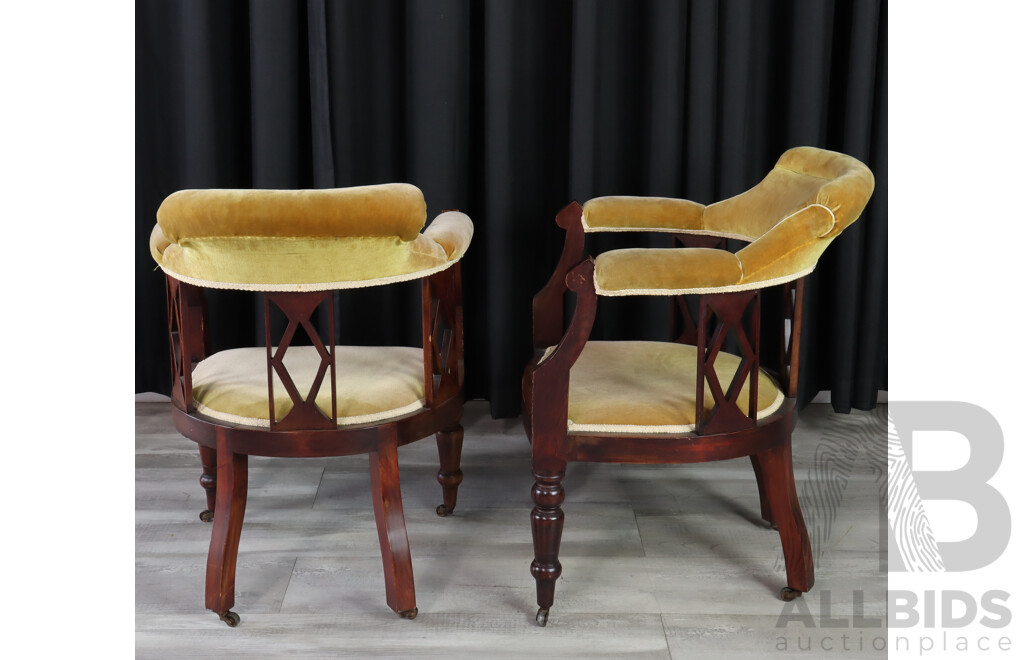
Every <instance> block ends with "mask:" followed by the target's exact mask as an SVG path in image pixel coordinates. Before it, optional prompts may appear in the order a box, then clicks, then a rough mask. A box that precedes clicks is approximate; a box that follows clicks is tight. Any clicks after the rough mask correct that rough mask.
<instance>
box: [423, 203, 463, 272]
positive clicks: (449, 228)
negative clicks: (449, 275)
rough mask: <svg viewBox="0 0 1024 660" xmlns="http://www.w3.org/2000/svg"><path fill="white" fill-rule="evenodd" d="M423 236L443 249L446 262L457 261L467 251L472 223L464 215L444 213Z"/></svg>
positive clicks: (450, 212) (452, 212)
mask: <svg viewBox="0 0 1024 660" xmlns="http://www.w3.org/2000/svg"><path fill="white" fill-rule="evenodd" d="M423 235H424V236H426V237H427V238H429V239H431V240H432V241H434V242H435V243H437V244H439V245H440V246H441V247H443V248H444V251H445V253H446V254H447V255H448V261H457V260H459V259H461V258H462V255H464V254H465V253H466V250H467V249H469V243H470V241H471V240H473V222H472V221H471V220H470V219H469V216H468V215H466V214H465V213H460V212H458V211H445V212H444V213H442V214H441V215H439V216H437V217H436V218H434V221H433V222H431V223H430V226H429V227H427V228H426V229H424V230H423Z"/></svg>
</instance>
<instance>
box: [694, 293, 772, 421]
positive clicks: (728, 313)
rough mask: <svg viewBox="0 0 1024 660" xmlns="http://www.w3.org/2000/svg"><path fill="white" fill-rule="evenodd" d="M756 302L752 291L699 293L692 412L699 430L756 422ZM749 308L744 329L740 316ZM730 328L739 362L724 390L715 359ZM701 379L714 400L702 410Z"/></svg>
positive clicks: (757, 333) (702, 387)
mask: <svg viewBox="0 0 1024 660" xmlns="http://www.w3.org/2000/svg"><path fill="white" fill-rule="evenodd" d="M760 301H761V298H760V293H759V292H758V291H756V290H755V291H741V292H736V293H725V294H714V295H705V296H701V299H700V310H699V317H700V320H699V324H698V328H697V331H698V338H697V347H698V357H697V411H696V414H697V429H698V431H699V432H700V433H720V432H725V431H733V430H738V429H743V428H750V427H753V426H754V425H755V424H756V421H757V382H758V346H759V343H760V342H759V334H760V327H759V317H760ZM750 308H752V309H751V314H750V328H749V332H748V329H747V328H745V327H744V324H743V317H744V315H745V314H746V312H747V310H748V309H750ZM712 314H713V315H714V317H715V319H716V321H715V325H714V330H713V331H712V334H711V337H710V338H708V336H707V326H708V321H709V320H710V317H711V315H712ZM730 330H732V331H733V333H734V335H735V337H736V341H737V344H738V345H739V349H740V354H741V355H740V364H739V367H738V368H737V369H736V373H735V374H733V377H732V380H731V381H730V383H729V387H728V390H723V388H722V383H721V381H720V380H719V378H718V372H716V371H715V361H716V360H717V358H718V355H719V353H720V352H721V351H722V346H723V344H724V342H725V339H726V336H727V335H728V334H729V331H730ZM748 378H749V381H750V386H749V389H748V395H749V401H748V402H747V405H746V406H742V405H741V401H740V392H741V390H742V388H743V382H744V381H745V380H747V379H748ZM705 381H706V382H707V385H708V389H709V390H710V392H711V397H712V399H714V405H713V406H712V408H711V410H710V411H709V412H705V411H704V383H705ZM744 408H746V412H744Z"/></svg>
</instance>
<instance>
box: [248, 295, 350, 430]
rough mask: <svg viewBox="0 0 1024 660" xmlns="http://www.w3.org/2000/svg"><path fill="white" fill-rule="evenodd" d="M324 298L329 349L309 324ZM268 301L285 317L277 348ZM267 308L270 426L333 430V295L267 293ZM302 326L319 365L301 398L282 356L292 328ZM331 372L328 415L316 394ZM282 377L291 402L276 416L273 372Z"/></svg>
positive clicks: (335, 408)
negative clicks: (307, 390) (282, 414)
mask: <svg viewBox="0 0 1024 660" xmlns="http://www.w3.org/2000/svg"><path fill="white" fill-rule="evenodd" d="M325 299H326V300H327V304H328V318H329V319H330V329H329V333H328V334H329V335H330V337H331V346H330V350H328V348H327V347H326V346H324V343H323V342H322V341H321V340H320V334H319V333H318V332H317V331H316V329H315V328H314V327H313V324H312V323H311V321H310V319H312V317H313V314H314V313H316V310H317V308H318V307H319V306H320V304H321V303H322V302H323V301H324V300H325ZM271 303H273V304H274V305H276V306H277V308H278V309H280V310H281V312H283V313H284V315H285V317H286V318H287V319H288V325H287V326H286V327H285V330H284V334H283V335H282V336H281V341H280V342H278V345H277V349H276V350H275V349H274V347H273V342H272V339H271V328H270V306H271ZM265 311H266V336H267V381H268V388H269V391H270V428H271V429H273V430H280V431H292V430H299V429H332V428H336V427H337V420H338V403H337V391H336V385H335V360H334V296H333V295H332V293H331V292H330V291H326V292H325V291H316V292H311V293H292V292H289V293H268V294H266V302H265ZM300 326H301V327H302V329H303V330H305V331H306V335H307V336H308V337H309V340H310V342H311V343H312V345H313V347H314V348H315V349H316V352H317V354H318V355H319V356H320V366H319V367H318V368H317V372H316V376H315V377H314V378H313V384H312V385H311V386H310V388H309V392H308V393H307V394H306V396H305V398H303V396H302V394H301V393H300V392H299V389H298V387H296V385H295V381H294V380H293V379H292V376H291V374H290V373H288V368H287V367H286V366H285V364H284V356H285V353H287V351H288V348H289V347H290V346H291V343H292V341H293V340H294V339H295V331H296V330H298V329H299V327H300ZM328 369H330V371H331V378H330V381H331V416H330V417H328V416H327V415H325V414H324V412H323V411H322V410H320V407H319V406H317V405H316V397H317V395H318V394H319V393H320V387H321V385H322V384H323V382H324V377H325V376H326V375H327V370H328ZM275 373H276V374H277V376H278V378H280V379H281V384H282V385H283V386H284V389H285V391H286V392H287V393H288V398H290V399H291V401H292V408H291V410H289V411H288V413H287V414H286V415H285V416H284V417H283V418H282V419H280V420H279V419H276V415H275V411H274V374H275Z"/></svg>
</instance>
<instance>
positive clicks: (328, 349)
mask: <svg viewBox="0 0 1024 660" xmlns="http://www.w3.org/2000/svg"><path fill="white" fill-rule="evenodd" d="M166 279H167V305H168V320H169V326H168V330H169V333H170V340H171V374H172V396H171V401H172V413H173V414H172V417H173V419H174V425H175V428H177V429H178V431H179V432H180V433H182V434H183V435H185V436H186V437H188V438H190V439H191V440H193V441H194V442H196V444H197V445H198V446H199V453H200V459H201V462H202V464H203V472H202V475H201V476H200V484H201V485H202V487H203V489H204V490H205V491H206V496H207V510H206V511H204V512H202V513H201V514H200V518H201V519H203V520H205V521H209V520H211V519H212V521H213V530H212V534H211V539H210V553H209V557H208V560H207V578H206V606H207V607H208V608H209V609H211V610H213V611H214V612H216V613H217V614H218V615H220V617H221V619H222V620H224V621H225V622H226V623H227V624H228V625H230V626H234V625H237V624H238V622H239V617H238V615H237V614H235V613H234V612H231V611H230V608H231V607H232V605H233V604H234V588H235V564H236V559H237V555H238V547H239V540H240V537H241V531H242V519H243V517H244V514H245V500H246V485H247V464H248V457H249V456H281V457H298V458H301V457H325V456H347V455H352V454H360V453H363V454H367V455H368V456H369V459H370V476H371V495H372V501H373V507H374V513H375V516H376V519H377V525H378V534H379V537H380V545H381V557H382V560H383V562H384V576H385V594H386V599H387V603H388V606H389V607H391V608H392V609H393V610H395V611H396V612H398V613H399V614H400V615H401V616H402V617H404V618H413V617H415V616H416V612H417V609H416V596H415V589H414V586H413V575H412V559H411V554H410V551H409V543H408V535H407V533H406V530H405V517H404V512H403V509H402V500H401V487H400V483H399V478H398V454H397V448H398V447H400V446H401V445H404V444H408V443H410V442H414V441H416V440H420V439H422V438H425V437H428V436H431V435H436V438H437V445H438V455H439V462H440V470H439V472H438V482H439V483H440V485H441V490H442V498H443V503H442V504H441V505H440V506H439V507H438V514H440V515H449V514H451V513H452V512H453V511H454V509H455V505H456V501H457V497H458V488H459V484H460V483H461V482H462V470H461V468H460V462H461V456H462V438H463V431H462V426H461V425H460V421H461V419H462V411H463V401H464V382H465V367H464V348H463V330H462V284H461V271H460V268H459V264H455V265H453V266H451V267H449V268H448V269H446V270H444V271H441V272H438V273H435V274H433V275H430V276H428V277H425V278H423V280H422V292H423V305H422V307H423V314H422V318H421V319H420V321H421V322H422V326H423V356H424V360H423V369H424V372H423V373H424V390H425V406H424V407H423V408H422V409H420V410H416V411H413V412H410V413H407V414H405V415H402V416H400V417H395V418H391V419H388V420H384V421H382V422H378V423H371V424H362V425H350V426H343V427H339V426H338V425H337V410H338V408H337V392H336V389H335V387H336V386H335V382H336V381H335V374H336V369H337V365H336V363H335V348H336V347H335V343H334V334H335V333H334V308H333V304H334V302H333V301H334V294H333V292H331V291H321V292H272V293H267V294H264V299H265V312H264V321H263V322H264V324H265V335H266V338H267V345H266V369H267V391H268V394H269V397H270V398H269V401H270V403H269V407H268V413H269V419H270V428H257V427H247V426H242V425H232V424H229V423H226V422H223V421H220V420H215V419H212V418H209V417H206V416H204V415H203V414H201V413H199V412H198V411H197V410H196V409H195V404H194V401H193V399H192V370H193V369H194V368H195V365H196V364H198V363H199V362H200V361H201V360H203V359H204V358H205V357H207V355H208V354H209V327H208V325H207V322H206V318H207V304H206V300H205V296H204V295H203V290H202V289H201V288H200V287H197V286H194V285H191V284H188V283H185V282H180V281H178V280H176V279H174V278H173V277H170V276H168V277H167V278H166ZM321 306H326V312H327V313H326V314H325V315H324V316H326V317H327V318H328V319H329V320H328V328H327V329H326V330H327V332H326V336H327V337H328V338H329V339H328V340H327V341H326V342H324V341H323V340H322V339H321V336H320V334H319V332H318V329H317V328H316V326H315V321H314V319H316V318H317V317H318V315H317V309H318V308H320V307H321ZM272 314H283V315H284V317H285V319H286V320H287V324H286V327H285V330H284V331H283V333H282V335H281V336H280V337H273V335H272V333H271V329H272V326H273V324H272V323H271V316H272ZM300 330H301V331H302V332H304V333H305V334H306V335H307V336H308V338H309V340H310V341H309V343H310V344H312V346H313V347H314V348H315V350H316V351H317V353H318V354H319V355H320V358H321V363H320V367H319V370H318V372H317V374H316V377H315V378H314V382H313V384H312V386H311V388H310V390H309V391H307V392H302V391H299V390H298V388H297V387H296V386H295V383H294V381H293V380H292V378H291V375H290V374H289V373H288V370H287V368H286V367H285V361H284V359H283V358H284V356H285V355H286V353H287V351H288V348H289V347H291V346H292V345H293V343H294V341H295V337H296V333H297V332H299V331H300ZM275 376H277V377H278V378H280V386H283V387H284V389H285V391H286V393H287V394H288V397H289V399H291V402H292V408H291V410H290V411H289V412H288V413H287V414H286V415H284V416H283V417H280V416H279V414H278V413H279V412H280V411H275V410H274V408H273V405H274V404H273V401H274V395H275V383H274V380H275V379H274V377H275ZM328 383H329V385H328ZM325 387H330V388H331V408H330V410H321V409H320V408H319V406H317V405H316V403H315V402H316V398H317V395H318V393H319V391H320V390H321V389H323V388H325Z"/></svg>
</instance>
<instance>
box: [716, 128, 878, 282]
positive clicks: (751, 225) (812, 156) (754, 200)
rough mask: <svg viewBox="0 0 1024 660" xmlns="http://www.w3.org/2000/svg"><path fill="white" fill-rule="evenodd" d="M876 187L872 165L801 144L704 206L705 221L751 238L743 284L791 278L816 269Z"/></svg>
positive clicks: (743, 253) (743, 255) (743, 258)
mask: <svg viewBox="0 0 1024 660" xmlns="http://www.w3.org/2000/svg"><path fill="white" fill-rule="evenodd" d="M874 187H875V179H874V177H873V176H872V174H871V170H869V169H868V168H867V166H866V165H864V164H863V163H861V162H860V161H859V160H857V159H856V158H853V157H852V156H847V155H845V154H840V153H836V152H834V151H826V150H825V149H817V148H814V147H796V148H794V149H790V150H789V151H787V152H785V153H784V154H782V157H780V158H779V160H778V162H777V163H776V165H775V167H774V168H773V169H772V171H771V172H769V173H768V175H767V176H766V177H765V178H764V179H763V180H762V181H761V182H760V183H758V184H757V185H756V186H754V187H753V188H751V189H750V190H747V191H746V192H744V193H742V194H740V195H737V196H735V197H732V198H730V199H727V200H724V201H721V202H718V203H716V204H712V205H710V206H708V207H706V208H705V209H704V218H703V227H704V229H706V230H710V231H711V232H715V233H722V234H732V235H739V236H745V237H746V238H747V239H748V240H751V241H752V242H751V243H750V245H748V246H746V247H744V248H743V249H742V250H740V251H739V252H737V253H736V256H737V258H738V259H739V262H740V265H741V267H742V269H743V276H742V279H741V280H740V281H741V283H748V282H765V281H775V280H785V279H792V278H793V277H796V276H799V275H803V274H806V273H808V272H810V270H812V269H813V268H814V266H815V264H816V263H817V261H818V258H819V257H820V256H821V254H822V252H824V251H825V248H826V247H828V245H829V243H831V242H832V240H833V239H834V238H835V237H836V236H838V235H839V234H840V233H841V232H842V231H843V230H844V229H845V228H846V227H848V226H849V225H850V224H851V223H853V222H854V221H855V220H856V219H857V218H859V217H860V214H861V212H862V211H863V210H864V207H865V206H866V205H867V203H868V199H869V198H870V197H871V192H872V191H873V190H874Z"/></svg>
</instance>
